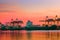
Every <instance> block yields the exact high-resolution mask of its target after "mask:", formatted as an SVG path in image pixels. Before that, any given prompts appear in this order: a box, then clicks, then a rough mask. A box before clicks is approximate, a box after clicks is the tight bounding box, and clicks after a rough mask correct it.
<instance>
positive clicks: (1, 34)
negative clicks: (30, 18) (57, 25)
mask: <svg viewBox="0 0 60 40" xmlns="http://www.w3.org/2000/svg"><path fill="white" fill-rule="evenodd" d="M0 40H60V32H59V31H24V30H22V31H0Z"/></svg>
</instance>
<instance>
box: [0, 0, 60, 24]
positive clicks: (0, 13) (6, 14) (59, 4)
mask: <svg viewBox="0 0 60 40" xmlns="http://www.w3.org/2000/svg"><path fill="white" fill-rule="evenodd" d="M47 15H48V16H53V17H54V16H55V15H58V16H60V0H0V21H1V22H3V23H4V22H6V21H10V19H11V18H13V19H15V18H18V19H20V20H23V21H24V22H26V21H27V20H31V21H32V22H34V24H39V23H38V22H39V20H40V19H44V18H45V16H47Z"/></svg>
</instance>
